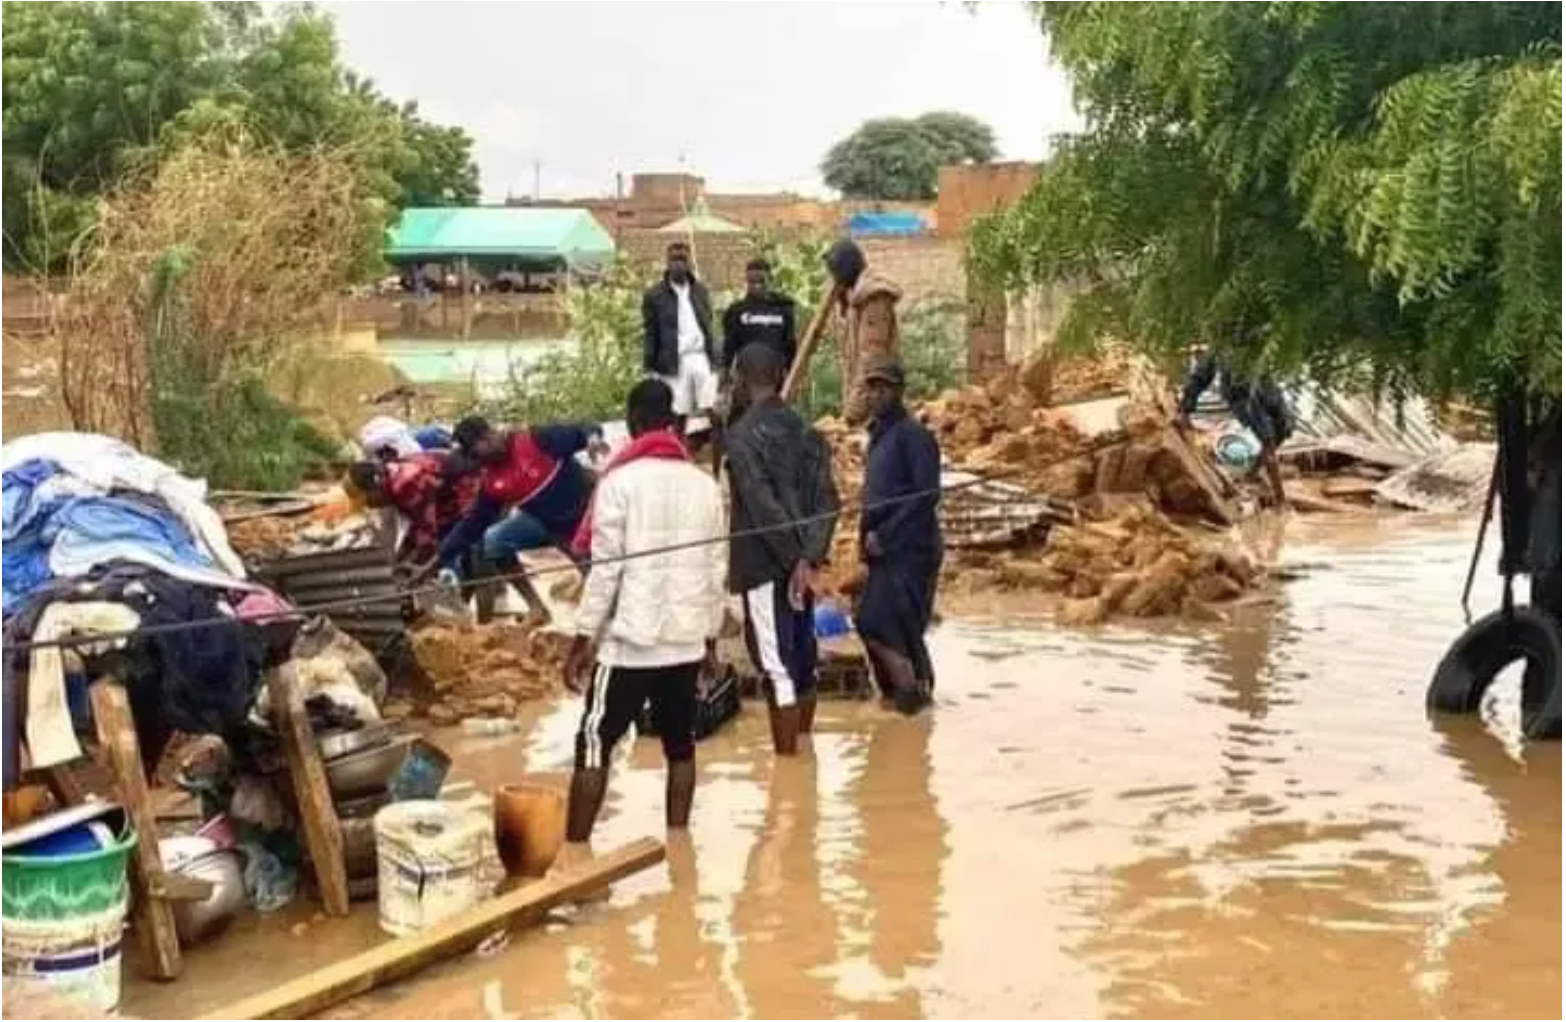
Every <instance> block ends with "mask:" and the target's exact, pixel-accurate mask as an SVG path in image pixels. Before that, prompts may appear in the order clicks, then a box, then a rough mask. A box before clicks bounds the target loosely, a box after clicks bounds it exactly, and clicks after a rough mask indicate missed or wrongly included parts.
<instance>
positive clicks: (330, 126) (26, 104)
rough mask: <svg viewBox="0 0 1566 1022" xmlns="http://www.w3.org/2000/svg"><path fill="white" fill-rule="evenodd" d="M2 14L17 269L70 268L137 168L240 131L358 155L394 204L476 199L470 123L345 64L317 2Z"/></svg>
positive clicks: (53, 7) (8, 234) (10, 235)
mask: <svg viewBox="0 0 1566 1022" xmlns="http://www.w3.org/2000/svg"><path fill="white" fill-rule="evenodd" d="M3 15H4V19H5V33H4V43H3V49H4V63H3V74H4V92H5V105H4V128H3V142H4V154H3V161H4V183H5V200H4V206H5V210H4V212H5V218H4V220H5V223H4V228H5V242H6V244H5V257H6V261H7V262H8V263H10V264H16V263H22V264H24V265H30V266H35V267H36V266H39V265H40V264H44V263H47V264H51V265H58V262H59V260H60V259H61V258H62V257H63V256H64V254H65V247H66V246H67V245H68V244H69V242H70V241H71V240H72V239H74V238H76V237H78V236H80V234H81V232H82V229H83V227H84V226H85V225H87V224H90V223H91V222H92V215H93V210H94V207H95V204H96V202H97V199H98V197H99V196H100V195H101V194H103V193H104V192H105V191H106V190H107V188H108V187H109V185H110V183H111V182H113V181H114V180H116V179H117V178H118V177H119V176H120V175H122V174H123V173H124V172H125V171H126V170H127V169H129V168H131V167H132V166H134V165H135V164H136V163H137V161H140V160H143V159H146V158H149V157H151V156H154V155H159V154H165V153H166V152H167V151H168V150H170V149H173V148H177V147H178V146H180V145H182V144H184V143H185V142H187V141H188V140H190V139H192V138H197V137H206V136H208V135H210V134H211V133H212V132H214V131H216V130H221V129H223V128H228V127H241V128H243V129H244V130H245V131H246V132H247V133H248V134H251V135H254V136H256V137H259V138H262V139H265V140H270V141H273V142H277V143H280V144H282V145H284V146H286V147H288V148H290V149H292V150H295V151H302V150H304V149H306V148H310V147H326V148H331V149H335V150H341V151H344V152H348V153H351V154H352V155H353V158H354V159H355V161H356V163H357V165H358V166H359V167H360V169H361V171H362V178H363V183H364V186H365V187H366V189H367V190H368V191H369V192H371V193H372V194H375V195H377V196H379V197H380V198H382V199H383V200H384V202H385V203H386V207H387V211H388V213H390V211H391V209H392V208H394V207H396V206H399V205H402V204H404V203H406V202H410V201H419V202H426V201H428V202H431V203H434V202H435V200H436V199H437V198H440V197H445V196H448V195H449V196H450V198H449V199H448V200H446V201H448V202H464V201H472V200H473V199H474V198H476V196H477V181H478V171H477V168H476V166H475V165H474V164H473V160H472V143H471V140H470V139H468V137H467V135H466V133H465V132H463V131H462V129H460V128H444V127H440V126H437V125H433V124H430V123H429V122H427V121H425V120H424V119H422V118H421V117H419V116H418V114H417V111H416V109H415V108H413V107H412V106H407V107H399V106H398V105H396V104H394V103H392V102H391V101H390V100H388V99H387V98H386V97H384V96H382V95H381V94H380V93H379V92H378V91H377V90H376V89H375V88H374V85H373V83H371V82H369V81H368V80H367V79H362V78H358V77H357V76H354V75H353V74H352V73H351V72H349V71H348V70H347V69H346V68H344V67H343V66H342V63H341V60H340V56H339V52H338V45H337V38H336V32H335V28H334V25H333V23H332V20H331V19H330V18H329V17H328V16H326V15H325V14H322V13H320V12H318V11H316V10H315V9H313V8H311V7H309V6H307V5H286V6H282V7H280V8H278V9H277V10H275V11H274V12H272V13H271V15H267V14H265V13H263V11H262V9H261V6H260V5H259V4H254V3H201V2H174V3H102V2H72V3H49V4H38V3H14V2H7V3H6V4H5V5H4V8H3Z"/></svg>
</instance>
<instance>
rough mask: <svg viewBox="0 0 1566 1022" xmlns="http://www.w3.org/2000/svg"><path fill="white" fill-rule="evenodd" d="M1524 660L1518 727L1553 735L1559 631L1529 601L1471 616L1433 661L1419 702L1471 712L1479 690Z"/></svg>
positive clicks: (1557, 713)
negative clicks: (1431, 673)
mask: <svg viewBox="0 0 1566 1022" xmlns="http://www.w3.org/2000/svg"><path fill="white" fill-rule="evenodd" d="M1519 660H1522V661H1526V662H1527V667H1526V669H1525V680H1524V684H1523V708H1522V711H1523V732H1524V733H1525V734H1526V735H1528V737H1530V738H1558V737H1559V736H1560V730H1561V709H1560V705H1561V697H1560V685H1561V632H1560V626H1559V625H1558V624H1557V623H1556V622H1555V619H1554V618H1552V617H1551V616H1549V615H1548V614H1545V613H1542V612H1540V611H1538V610H1536V609H1534V608H1533V607H1531V606H1518V607H1513V608H1512V610H1511V611H1509V612H1508V611H1506V610H1497V611H1495V612H1493V613H1491V614H1487V615H1485V616H1484V617H1482V618H1480V619H1479V620H1478V621H1475V622H1474V623H1473V624H1472V625H1470V626H1469V627H1468V629H1467V630H1466V631H1465V632H1463V634H1462V635H1460V636H1458V637H1457V641H1456V642H1454V643H1452V646H1451V648H1450V649H1448V650H1447V652H1446V656H1444V657H1442V659H1441V663H1440V664H1439V665H1438V666H1437V667H1436V670H1435V676H1434V677H1433V678H1432V679H1431V681H1430V689H1429V691H1428V692H1427V693H1426V698H1425V705H1426V706H1427V707H1428V708H1429V710H1430V711H1431V712H1432V713H1451V714H1469V713H1477V712H1478V711H1479V705H1480V703H1481V702H1482V701H1483V699H1484V694H1485V692H1486V691H1488V690H1489V688H1490V686H1491V685H1492V684H1493V683H1494V682H1495V679H1496V677H1498V676H1499V675H1500V673H1501V672H1502V671H1503V670H1505V669H1506V668H1507V667H1508V666H1510V665H1511V664H1514V663H1516V662H1517V661H1519Z"/></svg>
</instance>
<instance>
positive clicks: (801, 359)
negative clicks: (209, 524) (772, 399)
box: [783, 286, 838, 401]
mask: <svg viewBox="0 0 1566 1022" xmlns="http://www.w3.org/2000/svg"><path fill="white" fill-rule="evenodd" d="M837 296H838V289H837V287H836V286H833V287H830V288H828V289H827V293H826V296H825V297H823V298H822V299H821V306H820V308H818V309H816V314H815V315H814V316H812V317H811V319H810V326H808V327H806V328H805V336H804V337H803V338H801V339H800V342H799V350H798V351H797V352H795V354H794V364H793V365H792V366H790V367H789V370H788V379H787V380H785V381H784V382H783V400H785V401H792V400H794V398H795V397H797V396H798V395H799V388H800V387H801V386H803V385H804V382H805V380H807V379H809V377H810V360H811V358H812V357H814V356H815V353H816V345H817V344H819V343H820V341H821V335H822V334H823V333H825V332H826V325H827V320H828V319H830V318H831V316H832V306H833V305H835V304H837Z"/></svg>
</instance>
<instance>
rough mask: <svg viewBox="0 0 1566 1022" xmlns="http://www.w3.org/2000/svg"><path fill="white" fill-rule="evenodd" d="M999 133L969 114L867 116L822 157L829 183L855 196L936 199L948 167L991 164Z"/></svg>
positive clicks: (823, 167) (863, 197)
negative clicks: (938, 181)
mask: <svg viewBox="0 0 1566 1022" xmlns="http://www.w3.org/2000/svg"><path fill="white" fill-rule="evenodd" d="M998 152H999V150H998V149H997V147H996V145H995V132H994V131H992V130H991V129H990V126H989V125H987V124H985V123H984V122H983V121H980V120H978V119H976V118H973V117H970V116H968V115H967V114H961V113H954V112H952V111H944V110H941V111H935V112H933V113H927V114H924V115H922V116H919V117H915V118H912V119H907V118H901V117H882V118H876V119H873V120H869V121H866V122H865V123H864V124H862V125H860V126H859V128H858V130H856V131H855V132H854V133H853V134H852V135H850V136H848V137H847V138H845V139H843V140H842V141H840V142H838V143H837V144H836V145H834V146H833V147H832V148H831V149H830V150H828V152H827V154H826V158H825V159H824V160H822V162H821V176H822V178H823V179H824V180H825V181H826V183H827V185H828V186H830V187H832V188H835V189H837V190H838V191H840V192H842V193H843V194H844V195H845V196H848V197H849V198H855V199H893V200H911V199H931V198H934V197H935V184H936V177H937V175H938V173H939V171H940V169H941V168H942V167H943V166H946V165H948V164H954V163H989V162H990V161H991V160H994V159H995V157H996V156H997V155H998Z"/></svg>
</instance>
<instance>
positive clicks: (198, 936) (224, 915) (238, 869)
mask: <svg viewBox="0 0 1566 1022" xmlns="http://www.w3.org/2000/svg"><path fill="white" fill-rule="evenodd" d="M174 872H176V873H178V874H180V875H181V876H188V877H191V878H192V879H195V880H205V881H207V882H208V883H210V884H211V885H212V893H211V894H209V895H207V896H206V897H205V898H204V899H202V900H201V901H176V902H174V903H173V905H174V929H175V931H176V932H178V933H179V940H180V943H181V944H194V943H196V942H197V941H199V940H203V939H205V938H207V937H210V936H212V935H213V934H215V933H217V932H218V931H220V930H222V929H223V928H224V927H225V926H227V925H228V924H229V923H231V922H233V921H234V917H235V916H237V915H238V914H239V910H240V909H241V908H243V907H244V905H245V861H244V857H243V856H242V855H241V854H240V853H239V852H237V851H235V850H234V849H231V848H224V849H220V850H218V851H215V852H208V853H207V854H205V855H199V856H197V857H196V858H194V859H191V860H190V861H188V862H185V863H183V864H181V865H180V866H179V867H177V868H176V869H175V870H174Z"/></svg>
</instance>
